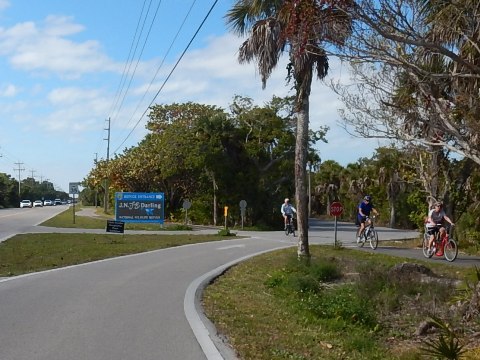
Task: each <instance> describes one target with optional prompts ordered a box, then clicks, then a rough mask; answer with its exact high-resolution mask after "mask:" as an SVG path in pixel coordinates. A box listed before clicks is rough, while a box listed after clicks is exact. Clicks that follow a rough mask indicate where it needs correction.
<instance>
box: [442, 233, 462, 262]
mask: <svg viewBox="0 0 480 360" xmlns="http://www.w3.org/2000/svg"><path fill="white" fill-rule="evenodd" d="M457 255H458V246H457V243H456V242H455V240H453V239H448V241H447V243H446V244H445V247H444V248H443V256H445V259H446V260H447V261H450V262H452V261H454V260H455V259H456V258H457Z"/></svg>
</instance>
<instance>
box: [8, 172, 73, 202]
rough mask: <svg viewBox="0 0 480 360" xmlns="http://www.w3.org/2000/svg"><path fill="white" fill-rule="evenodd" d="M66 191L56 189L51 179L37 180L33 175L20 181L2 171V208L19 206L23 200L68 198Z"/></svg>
mask: <svg viewBox="0 0 480 360" xmlns="http://www.w3.org/2000/svg"><path fill="white" fill-rule="evenodd" d="M68 197H69V195H68V194H67V193H65V192H64V191H57V190H55V188H54V186H53V184H52V183H51V182H49V181H41V182H40V181H37V180H35V179H34V178H32V177H29V178H26V179H23V180H22V181H21V182H20V183H19V182H18V180H16V179H15V178H14V177H12V176H11V175H9V174H5V173H0V209H3V208H12V207H19V204H20V201H22V200H27V199H28V200H31V201H32V202H33V201H35V200H42V201H43V200H52V201H53V200H54V199H68Z"/></svg>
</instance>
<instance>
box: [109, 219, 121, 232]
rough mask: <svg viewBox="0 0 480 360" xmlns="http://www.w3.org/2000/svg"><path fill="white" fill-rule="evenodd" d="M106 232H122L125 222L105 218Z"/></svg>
mask: <svg viewBox="0 0 480 360" xmlns="http://www.w3.org/2000/svg"><path fill="white" fill-rule="evenodd" d="M106 230H107V232H111V233H117V234H123V233H124V231H125V223H124V222H123V221H115V220H107V229H106Z"/></svg>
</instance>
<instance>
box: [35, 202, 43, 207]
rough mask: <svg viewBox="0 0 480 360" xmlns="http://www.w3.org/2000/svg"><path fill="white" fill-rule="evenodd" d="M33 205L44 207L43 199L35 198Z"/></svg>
mask: <svg viewBox="0 0 480 360" xmlns="http://www.w3.org/2000/svg"><path fill="white" fill-rule="evenodd" d="M33 207H43V202H42V200H35V201H34V202H33Z"/></svg>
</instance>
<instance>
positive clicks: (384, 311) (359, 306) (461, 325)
mask: <svg viewBox="0 0 480 360" xmlns="http://www.w3.org/2000/svg"><path fill="white" fill-rule="evenodd" d="M311 253H312V258H311V260H310V262H309V263H305V262H303V261H299V260H298V259H297V257H296V254H294V252H293V251H292V250H291V249H288V250H282V251H277V252H273V253H268V254H264V255H261V256H258V257H255V258H253V259H250V260H248V261H245V262H243V263H241V264H239V265H237V266H235V267H233V268H231V269H230V270H229V271H227V272H226V273H225V274H224V275H223V276H221V277H219V278H218V279H216V281H215V282H214V283H213V284H211V285H210V286H208V287H207V289H206V290H205V292H204V296H203V306H204V310H205V313H206V315H207V317H209V318H210V319H211V320H212V321H213V323H214V324H215V326H216V327H217V330H218V331H219V332H220V333H222V334H224V335H225V336H226V337H227V338H228V340H229V343H230V344H231V345H232V346H233V348H234V349H235V350H236V351H237V353H238V356H239V358H240V359H243V360H250V359H252V360H253V359H255V360H263V359H264V360H280V359H295V360H307V359H326V360H330V359H331V360H333V359H335V360H336V359H345V360H346V359H355V360H357V359H365V360H366V359H368V360H371V359H396V360H415V359H423V358H424V353H422V344H424V343H425V342H433V343H434V341H435V339H436V336H437V337H438V333H437V334H436V333H435V332H432V333H430V332H429V333H426V334H421V335H416V333H417V332H418V329H419V327H420V325H421V323H422V322H424V321H428V319H429V318H431V317H432V316H435V317H440V318H441V319H442V321H445V322H446V323H449V324H452V328H454V329H456V332H457V333H458V336H459V338H460V340H459V341H460V342H461V343H462V344H466V345H468V347H469V349H468V352H467V353H466V354H464V357H462V359H478V358H479V357H478V356H479V355H480V351H479V349H480V346H479V345H478V340H476V341H475V340H474V339H473V340H472V337H471V336H470V335H471V334H472V333H475V331H479V330H480V324H479V319H478V315H477V317H476V319H475V320H474V321H471V322H469V323H465V322H463V320H462V314H461V311H462V310H461V307H459V308H455V310H454V309H453V308H452V301H453V300H455V301H456V302H457V304H458V301H459V300H458V294H459V293H460V290H459V288H458V285H457V284H456V283H455V282H452V281H447V280H446V279H455V280H459V279H471V278H473V277H474V274H473V273H472V269H459V268H456V267H452V266H448V265H438V266H435V267H434V268H432V269H433V270H432V269H431V270H432V271H433V272H432V273H431V274H430V273H429V272H427V274H429V275H428V276H427V277H425V276H424V275H422V274H421V273H416V272H410V273H402V271H400V270H397V271H393V270H392V269H397V268H396V267H395V265H396V264H399V263H403V262H411V261H412V260H411V259H400V258H394V257H390V256H386V255H382V254H372V253H367V252H361V251H356V250H347V249H334V248H331V247H326V246H311ZM417 263H418V264H421V263H422V262H421V261H417ZM402 268H403V267H398V269H402ZM414 268H415V267H414ZM419 268H420V269H422V267H419ZM464 301H466V299H464Z"/></svg>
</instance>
